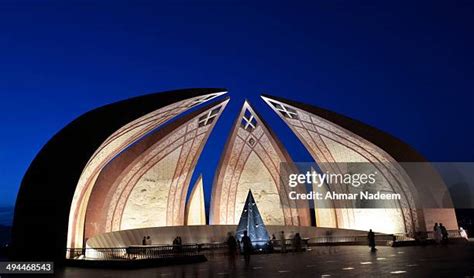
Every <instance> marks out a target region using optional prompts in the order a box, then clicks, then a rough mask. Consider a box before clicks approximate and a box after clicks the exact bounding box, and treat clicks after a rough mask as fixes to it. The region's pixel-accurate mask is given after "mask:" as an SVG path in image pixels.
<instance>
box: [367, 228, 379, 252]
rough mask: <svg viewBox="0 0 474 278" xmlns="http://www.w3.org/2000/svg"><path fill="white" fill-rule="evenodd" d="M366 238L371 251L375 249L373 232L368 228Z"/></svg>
mask: <svg viewBox="0 0 474 278" xmlns="http://www.w3.org/2000/svg"><path fill="white" fill-rule="evenodd" d="M367 239H368V240H369V247H370V250H371V251H372V252H375V251H377V248H375V233H374V232H372V229H370V230H369V233H368V234H367Z"/></svg>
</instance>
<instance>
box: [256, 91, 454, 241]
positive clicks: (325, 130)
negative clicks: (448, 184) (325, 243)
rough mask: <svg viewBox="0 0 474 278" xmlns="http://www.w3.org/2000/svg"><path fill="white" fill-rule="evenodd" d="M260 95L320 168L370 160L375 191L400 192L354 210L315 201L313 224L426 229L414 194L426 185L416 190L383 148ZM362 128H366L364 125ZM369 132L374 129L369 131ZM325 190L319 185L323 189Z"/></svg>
mask: <svg viewBox="0 0 474 278" xmlns="http://www.w3.org/2000/svg"><path fill="white" fill-rule="evenodd" d="M262 98H263V99H264V101H265V102H266V103H267V104H268V105H269V106H270V107H271V108H272V109H273V110H274V111H275V112H276V113H277V114H278V115H279V116H280V118H281V119H282V120H283V121H284V122H285V123H286V124H287V125H288V126H289V127H290V128H291V130H292V131H293V132H294V133H295V134H296V136H297V137H298V138H299V139H300V140H301V141H302V143H303V144H304V145H305V147H306V148H307V150H308V151H309V152H310V154H311V156H312V157H313V159H314V161H315V162H316V163H317V164H318V166H319V167H320V168H321V170H322V171H323V172H329V173H336V174H337V173H341V174H343V173H347V171H348V169H343V168H342V167H335V166H334V165H335V163H345V162H347V163H352V162H359V163H360V162H362V163H366V164H370V165H371V166H370V167H371V168H372V169H375V170H376V171H377V172H378V173H380V174H381V176H382V179H381V180H379V181H378V182H377V184H376V190H380V191H382V192H384V193H399V194H401V196H402V198H401V200H397V201H396V202H394V203H393V204H392V206H391V207H390V208H355V207H357V206H355V205H354V203H353V201H338V203H337V205H336V204H335V203H333V204H324V206H323V207H324V208H321V203H319V204H318V203H317V202H315V215H316V223H317V224H318V225H319V226H321V227H335V228H345V229H357V230H368V229H373V230H375V231H378V232H386V233H404V234H405V233H406V234H409V235H414V234H415V232H416V231H424V230H428V231H429V230H430V229H431V227H429V225H431V222H433V221H432V216H429V215H430V214H432V213H431V212H429V210H423V211H422V210H420V209H418V210H417V208H419V207H420V205H421V201H420V196H419V192H422V191H424V192H426V191H430V189H427V188H426V184H423V183H420V184H418V188H417V187H415V185H414V183H413V181H412V178H410V176H409V175H408V174H407V172H406V171H405V169H404V168H403V167H402V166H401V165H400V164H399V163H398V161H396V160H395V159H394V158H393V157H392V156H391V155H389V154H388V153H387V152H386V151H385V150H383V149H382V148H380V147H378V146H377V145H375V144H374V143H372V142H369V141H368V140H366V139H364V138H362V137H361V136H359V135H357V134H355V133H353V132H351V131H349V130H348V129H345V128H343V127H341V126H339V125H337V124H335V123H333V122H331V121H329V120H327V119H325V118H324V117H322V116H318V115H316V114H314V113H311V112H308V111H307V110H305V109H301V108H299V107H297V106H296V105H292V104H290V103H288V102H286V101H282V100H278V99H276V98H272V97H266V96H262ZM321 111H322V112H320V114H325V115H331V116H332V117H335V116H334V114H331V113H332V112H327V111H323V110H322V109H321ZM344 121H346V120H344ZM357 125H359V126H361V125H362V124H357ZM365 132H369V129H366V130H365ZM370 132H373V129H371V130H370ZM384 136H386V135H384ZM390 139H393V138H390ZM409 151H411V150H409ZM406 152H408V150H407V151H406ZM339 165H340V164H339ZM425 182H426V181H425ZM430 186H433V188H435V187H436V188H442V187H443V188H444V189H445V187H444V186H443V185H442V182H441V181H440V180H437V181H436V183H431V185H430ZM333 189H334V190H335V191H336V192H338V193H351V192H350V191H351V190H352V191H354V193H355V192H357V191H358V190H357V189H356V188H352V187H349V188H347V187H342V186H341V185H339V186H336V187H334V188H333ZM324 190H325V189H324V187H323V188H322V191H323V192H324ZM347 190H349V192H348V191H347ZM433 190H434V189H433ZM433 190H431V191H433ZM320 191H321V190H320ZM433 192H434V191H433ZM441 211H442V212H441ZM441 211H440V210H437V212H438V215H437V217H438V219H444V220H446V221H445V222H443V223H448V224H447V225H449V228H452V229H456V217H455V215H454V210H452V209H444V210H441ZM318 218H319V219H318ZM420 218H421V219H420ZM381 219H383V221H381ZM422 221H423V222H424V223H422Z"/></svg>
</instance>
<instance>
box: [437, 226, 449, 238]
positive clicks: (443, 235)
mask: <svg viewBox="0 0 474 278" xmlns="http://www.w3.org/2000/svg"><path fill="white" fill-rule="evenodd" d="M439 229H440V230H441V236H442V239H443V243H447V242H448V230H446V227H445V226H443V223H439Z"/></svg>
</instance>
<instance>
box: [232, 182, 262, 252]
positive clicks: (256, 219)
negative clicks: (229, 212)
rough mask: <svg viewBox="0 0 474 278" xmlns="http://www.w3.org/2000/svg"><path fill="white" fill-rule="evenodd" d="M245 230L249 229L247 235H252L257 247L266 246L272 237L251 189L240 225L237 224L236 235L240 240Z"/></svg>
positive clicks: (251, 237) (253, 242)
mask: <svg viewBox="0 0 474 278" xmlns="http://www.w3.org/2000/svg"><path fill="white" fill-rule="evenodd" d="M244 231H247V235H248V236H249V237H250V240H251V241H252V245H253V246H254V247H255V248H264V247H265V246H267V245H268V242H269V240H270V237H269V236H268V232H267V228H265V224H264V223H263V220H262V216H261V215H260V212H259V211H258V208H257V203H256V202H255V200H254V198H253V195H252V191H251V190H249V194H248V195H247V199H246V200H245V205H244V209H243V210H242V216H240V221H239V225H238V226H237V232H236V237H237V239H238V240H241V239H242V236H243V235H244Z"/></svg>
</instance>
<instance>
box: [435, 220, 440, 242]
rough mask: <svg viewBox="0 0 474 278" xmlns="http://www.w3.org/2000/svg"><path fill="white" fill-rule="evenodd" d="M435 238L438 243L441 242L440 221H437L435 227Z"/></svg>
mask: <svg viewBox="0 0 474 278" xmlns="http://www.w3.org/2000/svg"><path fill="white" fill-rule="evenodd" d="M433 238H434V240H435V242H436V243H439V242H440V241H441V229H440V227H439V225H438V223H435V225H434V227H433Z"/></svg>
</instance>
